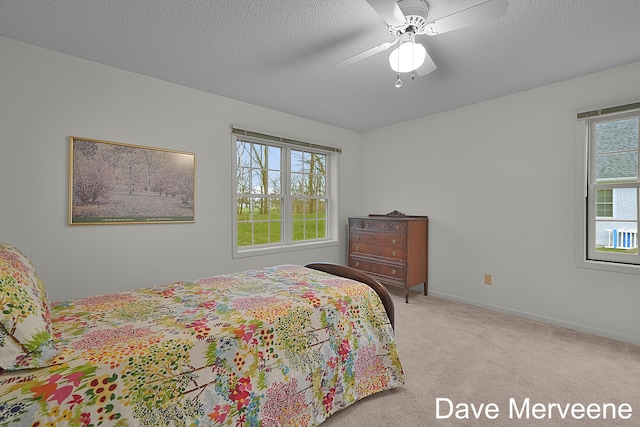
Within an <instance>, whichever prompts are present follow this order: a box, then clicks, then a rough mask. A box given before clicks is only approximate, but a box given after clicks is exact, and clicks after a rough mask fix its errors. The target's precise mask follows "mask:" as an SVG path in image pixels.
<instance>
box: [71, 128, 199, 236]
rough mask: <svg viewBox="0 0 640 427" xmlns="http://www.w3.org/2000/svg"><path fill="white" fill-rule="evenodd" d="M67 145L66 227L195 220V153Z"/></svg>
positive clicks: (74, 141) (85, 142)
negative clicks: (67, 208) (67, 193)
mask: <svg viewBox="0 0 640 427" xmlns="http://www.w3.org/2000/svg"><path fill="white" fill-rule="evenodd" d="M69 143H70V144H69V145H70V148H69V153H70V154H69V156H70V158H69V225H80V224H82V225H87V224H132V223H133V224H142V223H145V224H146V223H180V222H195V200H194V199H195V168H196V155H195V153H185V152H181V151H174V150H166V149H160V148H152V147H143V146H139V145H131V144H123V143H117V142H108V141H99V140H94V139H86V138H77V137H73V136H72V137H70V138H69Z"/></svg>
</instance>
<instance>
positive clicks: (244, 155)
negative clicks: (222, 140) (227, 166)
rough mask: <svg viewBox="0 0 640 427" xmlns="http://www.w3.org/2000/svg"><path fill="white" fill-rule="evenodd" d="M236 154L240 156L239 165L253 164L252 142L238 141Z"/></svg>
mask: <svg viewBox="0 0 640 427" xmlns="http://www.w3.org/2000/svg"><path fill="white" fill-rule="evenodd" d="M236 150H237V151H236V154H237V156H238V167H250V166H251V143H250V142H245V141H238V143H237V149H236Z"/></svg>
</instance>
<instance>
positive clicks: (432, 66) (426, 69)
mask: <svg viewBox="0 0 640 427" xmlns="http://www.w3.org/2000/svg"><path fill="white" fill-rule="evenodd" d="M436 68H438V67H436V63H435V62H433V59H431V57H430V56H429V52H427V56H426V57H425V58H424V64H422V65H421V66H420V67H419V68H418V69H417V70H416V74H417V75H418V76H420V77H422V76H426V75H427V74H430V73H433V72H434V71H435V70H436Z"/></svg>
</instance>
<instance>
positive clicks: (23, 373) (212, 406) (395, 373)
mask: <svg viewBox="0 0 640 427" xmlns="http://www.w3.org/2000/svg"><path fill="white" fill-rule="evenodd" d="M0 285H1V286H0V299H1V300H2V301H1V302H2V304H1V305H2V307H3V311H2V313H1V315H2V317H1V318H0V319H1V320H2V322H1V323H2V325H1V327H0V367H1V369H0V371H3V372H2V373H1V374H0V426H29V427H31V426H33V427H43V426H60V427H66V426H69V427H80V426H82V427H92V426H153V427H158V426H167V427H169V426H218V425H220V426H234V427H243V426H265V427H268V426H315V425H318V424H320V423H322V422H323V421H324V420H325V419H327V417H329V416H330V415H331V414H333V413H335V412H336V411H338V410H340V409H343V408H345V407H347V406H349V405H351V404H353V403H355V402H357V401H358V400H359V399H362V398H364V397H366V396H369V395H372V394H374V393H377V392H381V391H383V390H389V389H393V388H396V387H399V386H401V385H402V384H403V382H404V375H403V371H402V366H401V363H400V359H399V357H398V354H397V349H396V345H395V340H394V330H393V316H394V313H393V302H392V301H391V299H390V297H389V294H388V293H387V291H386V289H385V288H384V287H383V286H382V285H380V284H379V283H378V282H376V281H375V280H373V279H370V278H369V277H368V276H366V275H365V274H363V273H360V272H358V271H356V270H353V269H350V268H349V267H344V266H339V265H335V264H324V263H316V264H309V265H307V266H298V265H278V266H273V267H267V268H261V269H254V270H247V271H243V272H240V273H234V274H225V275H219V276H214V277H209V278H203V279H198V280H192V281H183V282H176V283H171V284H165V285H160V286H155V287H148V288H141V289H135V290H131V291H126V292H118V293H112V294H106V295H98V296H90V297H86V298H80V299H76V300H71V301H60V302H54V303H50V302H49V301H48V299H47V295H46V289H45V287H44V286H43V284H42V281H41V280H40V278H39V276H38V275H37V273H36V271H35V269H34V268H33V266H32V265H31V264H30V262H29V260H28V259H27V258H26V256H24V254H23V253H21V252H20V251H19V250H18V249H17V248H15V247H13V246H11V245H7V244H0Z"/></svg>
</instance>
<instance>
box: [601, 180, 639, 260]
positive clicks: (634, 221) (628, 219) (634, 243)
mask: <svg viewBox="0 0 640 427" xmlns="http://www.w3.org/2000/svg"><path fill="white" fill-rule="evenodd" d="M600 191H605V192H606V191H611V190H600ZM613 200H614V202H615V204H616V206H617V208H616V212H615V217H614V214H613V211H612V212H611V215H608V216H609V217H610V218H611V219H607V220H602V219H601V220H596V243H595V244H596V248H595V249H596V251H599V252H616V253H622V254H625V253H626V254H637V253H638V218H637V216H638V215H637V212H638V190H637V189H635V188H622V189H616V190H615V191H614V192H613ZM598 208H599V207H598ZM605 216H607V215H602V217H605Z"/></svg>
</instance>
